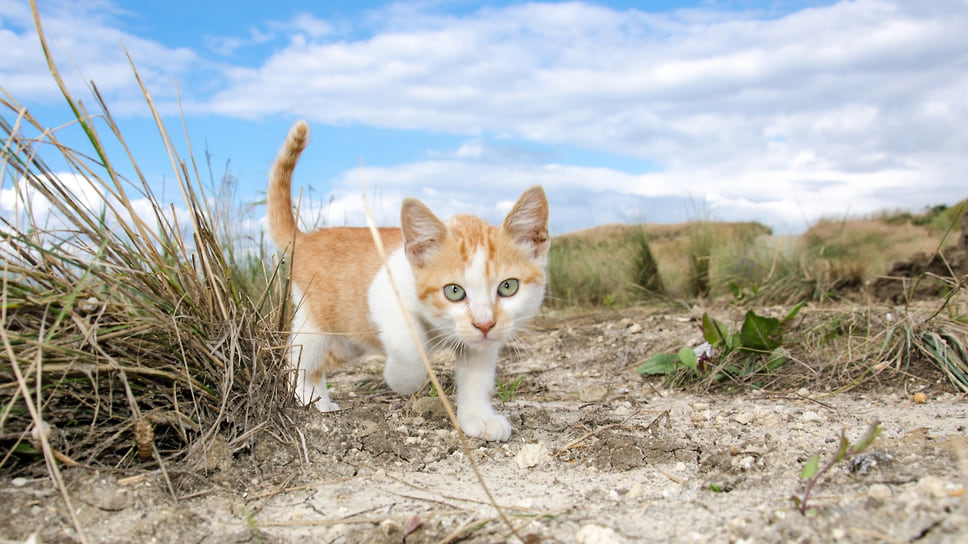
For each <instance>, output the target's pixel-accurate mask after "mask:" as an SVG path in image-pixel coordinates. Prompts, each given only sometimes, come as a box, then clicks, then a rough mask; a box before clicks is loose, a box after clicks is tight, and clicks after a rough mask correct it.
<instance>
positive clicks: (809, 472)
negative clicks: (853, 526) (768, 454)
mask: <svg viewBox="0 0 968 544" xmlns="http://www.w3.org/2000/svg"><path fill="white" fill-rule="evenodd" d="M879 434H881V427H880V421H878V420H876V419H875V420H874V421H873V422H871V424H870V425H869V426H868V427H867V430H866V431H865V432H864V434H863V435H862V436H861V437H860V438H859V439H858V440H857V442H855V443H854V444H853V445H851V444H850V442H849V441H848V440H847V437H846V436H845V435H844V432H843V431H841V432H840V445H839V446H838V447H837V453H835V454H834V456H833V457H831V459H830V461H828V462H827V464H826V465H824V466H823V467H821V466H820V454H819V453H817V454H814V455H811V456H810V458H809V459H807V461H806V463H804V465H803V470H802V471H801V472H800V477H801V478H804V479H806V480H807V487H806V489H804V491H803V498H800V497H797V496H796V495H794V496H793V497H791V499H792V500H793V502H794V504H796V505H797V509H798V510H799V511H800V513H801V514H804V515H806V514H807V513H808V512H812V511H813V510H810V509H808V508H807V500H808V499H809V498H810V492H811V491H813V488H814V487H815V486H816V485H817V482H819V481H820V479H821V478H822V477H823V475H824V474H826V473H827V471H829V470H830V469H831V468H833V467H834V465H836V464H837V463H839V462H841V461H843V460H844V459H848V458H850V457H853V456H855V455H858V454H861V453H863V452H864V451H866V450H867V448H869V447H870V446H871V444H873V443H874V439H875V438H877V435H879Z"/></svg>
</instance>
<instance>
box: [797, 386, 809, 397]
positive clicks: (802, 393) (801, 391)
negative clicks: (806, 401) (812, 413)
mask: <svg viewBox="0 0 968 544" xmlns="http://www.w3.org/2000/svg"><path fill="white" fill-rule="evenodd" d="M797 395H800V396H801V397H808V398H809V397H810V390H809V389H807V388H806V387H801V388H800V389H798V390H797Z"/></svg>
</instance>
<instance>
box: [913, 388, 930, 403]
mask: <svg viewBox="0 0 968 544" xmlns="http://www.w3.org/2000/svg"><path fill="white" fill-rule="evenodd" d="M912 400H914V404H924V403H925V402H928V396H927V395H925V394H924V393H923V392H921V391H918V392H917V393H915V394H914V397H913V399H912Z"/></svg>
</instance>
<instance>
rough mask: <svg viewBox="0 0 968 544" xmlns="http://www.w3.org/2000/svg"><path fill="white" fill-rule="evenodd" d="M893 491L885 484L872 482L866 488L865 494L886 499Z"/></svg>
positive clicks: (873, 497)
mask: <svg viewBox="0 0 968 544" xmlns="http://www.w3.org/2000/svg"><path fill="white" fill-rule="evenodd" d="M893 494H894V493H892V492H891V488H890V487H888V486H887V485H885V484H873V485H871V486H870V488H868V489H867V496H868V497H870V498H872V499H879V500H882V501H883V500H886V499H889V498H891V496H892V495H893Z"/></svg>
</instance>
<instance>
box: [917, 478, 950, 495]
mask: <svg viewBox="0 0 968 544" xmlns="http://www.w3.org/2000/svg"><path fill="white" fill-rule="evenodd" d="M918 489H919V490H921V492H922V493H926V494H928V495H931V496H932V497H934V498H936V499H943V498H945V497H947V496H948V491H947V490H946V489H945V483H944V480H942V479H941V478H937V477H935V476H925V477H924V478H921V479H920V480H918Z"/></svg>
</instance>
